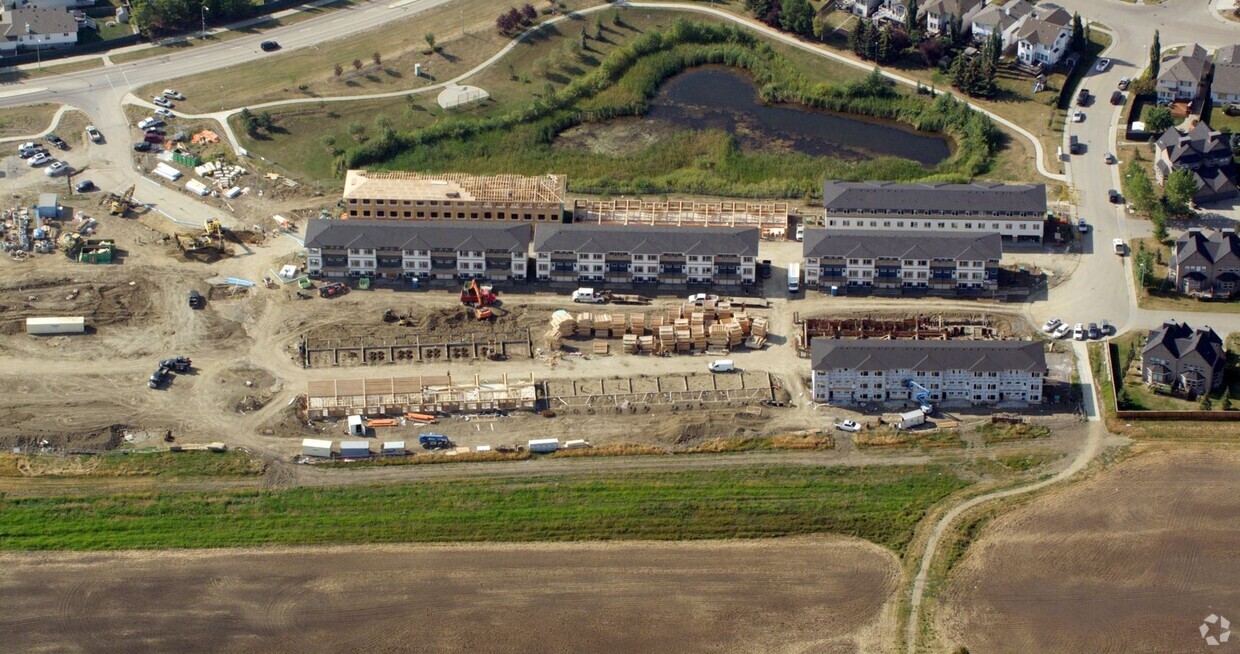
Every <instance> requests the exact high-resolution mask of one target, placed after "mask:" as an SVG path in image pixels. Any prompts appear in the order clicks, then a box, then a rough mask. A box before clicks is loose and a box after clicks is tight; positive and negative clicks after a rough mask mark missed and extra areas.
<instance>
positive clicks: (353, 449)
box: [340, 441, 370, 459]
mask: <svg viewBox="0 0 1240 654" xmlns="http://www.w3.org/2000/svg"><path fill="white" fill-rule="evenodd" d="M340 456H342V457H345V458H350V459H360V458H362V457H367V456H370V443H368V442H366V441H340Z"/></svg>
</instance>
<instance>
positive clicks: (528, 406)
mask: <svg viewBox="0 0 1240 654" xmlns="http://www.w3.org/2000/svg"><path fill="white" fill-rule="evenodd" d="M542 396H543V390H542V384H541V383H540V382H535V381H534V376H533V375H532V374H531V375H530V376H529V377H528V378H509V376H508V375H504V376H503V378H502V379H501V381H499V382H486V381H482V379H481V378H480V377H479V376H477V375H475V376H474V377H473V379H472V380H471V381H468V382H462V381H458V380H456V379H454V378H453V377H452V375H450V374H449V375H424V376H417V377H374V378H362V379H324V380H319V381H311V382H307V383H306V414H307V417H309V418H310V419H322V418H342V417H345V416H351V415H367V416H373V415H379V414H382V415H391V416H403V415H404V414H406V413H478V412H481V411H500V410H504V411H508V410H517V409H524V410H527V411H533V410H534V408H535V407H536V406H537V403H538V400H539V399H540V398H541V397H542Z"/></svg>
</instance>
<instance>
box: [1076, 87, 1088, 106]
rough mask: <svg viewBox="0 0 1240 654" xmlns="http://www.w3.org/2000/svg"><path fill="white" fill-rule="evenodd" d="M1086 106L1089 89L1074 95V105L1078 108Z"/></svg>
mask: <svg viewBox="0 0 1240 654" xmlns="http://www.w3.org/2000/svg"><path fill="white" fill-rule="evenodd" d="M1088 104H1089V89H1081V92H1080V93H1077V94H1076V105H1077V106H1078V107H1084V106H1086V105H1088Z"/></svg>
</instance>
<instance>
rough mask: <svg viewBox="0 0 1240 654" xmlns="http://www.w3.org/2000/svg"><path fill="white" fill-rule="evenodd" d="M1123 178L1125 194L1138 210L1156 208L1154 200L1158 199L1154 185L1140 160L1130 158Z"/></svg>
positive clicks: (1145, 210)
mask: <svg viewBox="0 0 1240 654" xmlns="http://www.w3.org/2000/svg"><path fill="white" fill-rule="evenodd" d="M1122 180H1123V184H1122V186H1123V188H1124V195H1125V196H1126V197H1127V198H1128V201H1129V202H1131V203H1132V206H1133V207H1135V208H1136V209H1137V211H1140V212H1142V213H1144V212H1147V211H1150V210H1151V209H1153V208H1154V201H1155V200H1156V199H1157V198H1156V197H1155V195H1154V185H1153V184H1152V183H1150V178H1149V176H1148V175H1146V174H1145V169H1144V168H1142V167H1141V162H1140V161H1137V160H1136V159H1129V160H1128V163H1126V164H1124V174H1123V177H1122Z"/></svg>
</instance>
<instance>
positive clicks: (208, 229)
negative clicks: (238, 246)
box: [176, 220, 231, 255]
mask: <svg viewBox="0 0 1240 654" xmlns="http://www.w3.org/2000/svg"><path fill="white" fill-rule="evenodd" d="M226 231H227V230H225V229H224V226H223V225H222V224H221V223H220V221H218V220H208V221H206V222H204V223H203V225H202V232H199V233H194V232H180V233H178V234H177V235H176V242H177V247H179V248H181V250H182V251H184V252H199V251H211V252H215V253H218V254H221V255H229V254H231V252H229V251H228V248H227V247H226V246H225V245H224V240H225V233H226Z"/></svg>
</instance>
